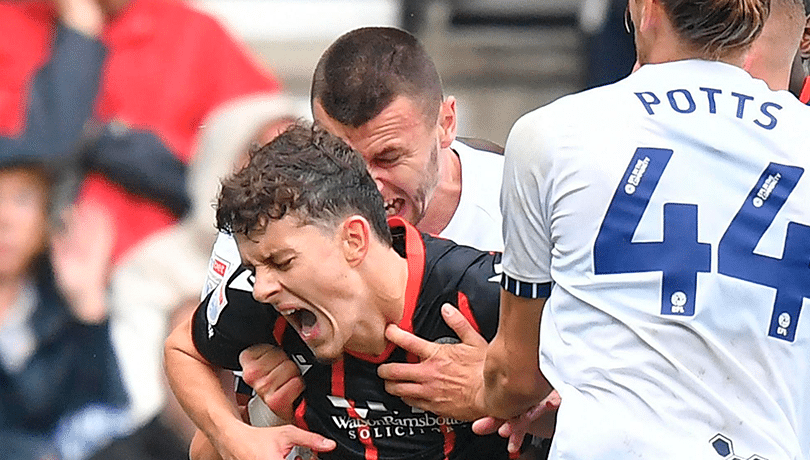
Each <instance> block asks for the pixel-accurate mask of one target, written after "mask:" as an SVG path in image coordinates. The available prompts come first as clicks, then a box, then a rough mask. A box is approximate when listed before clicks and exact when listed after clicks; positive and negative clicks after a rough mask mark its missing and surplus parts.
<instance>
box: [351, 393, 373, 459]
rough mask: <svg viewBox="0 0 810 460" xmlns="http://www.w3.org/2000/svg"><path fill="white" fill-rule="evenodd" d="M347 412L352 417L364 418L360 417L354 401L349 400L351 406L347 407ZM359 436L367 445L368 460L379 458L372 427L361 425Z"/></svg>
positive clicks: (358, 431) (358, 429)
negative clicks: (372, 435)
mask: <svg viewBox="0 0 810 460" xmlns="http://www.w3.org/2000/svg"><path fill="white" fill-rule="evenodd" d="M346 412H348V413H349V416H350V417H352V418H356V419H358V420H362V419H363V417H360V414H358V413H357V411H356V410H354V401H349V407H348V408H347V409H346ZM357 437H358V438H360V442H362V443H363V445H364V446H365V447H366V454H365V458H366V460H377V458H378V457H379V455H378V453H377V447H375V446H374V441H372V438H371V428H370V427H369V426H368V425H361V426H360V427H358V428H357Z"/></svg>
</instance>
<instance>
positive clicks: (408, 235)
mask: <svg viewBox="0 0 810 460" xmlns="http://www.w3.org/2000/svg"><path fill="white" fill-rule="evenodd" d="M388 226H389V227H392V228H393V227H404V228H405V256H406V259H407V260H408V284H407V285H406V287H405V308H404V310H403V312H402V319H401V320H400V321H399V325H398V326H399V327H400V328H401V329H402V330H403V331H407V332H413V312H414V311H415V310H416V303H417V302H418V300H419V292H420V291H421V290H422V277H423V276H424V272H425V242H424V241H422V234H421V233H419V230H417V229H416V228H415V227H414V226H413V225H411V224H409V223H408V222H407V221H405V220H404V219H402V218H401V217H390V218H388ZM394 348H396V346H395V345H394V344H393V343H389V344H388V346H387V347H385V350H384V351H383V352H382V353H381V354H380V355H379V356H372V355H367V354H364V353H355V352H352V351H348V350H347V351H346V352H347V353H349V354H350V355H352V356H355V357H357V358H360V359H362V360H363V361H368V362H370V363H374V364H380V363H382V362H383V361H385V360H386V359H388V357H389V356H391V352H393V351H394Z"/></svg>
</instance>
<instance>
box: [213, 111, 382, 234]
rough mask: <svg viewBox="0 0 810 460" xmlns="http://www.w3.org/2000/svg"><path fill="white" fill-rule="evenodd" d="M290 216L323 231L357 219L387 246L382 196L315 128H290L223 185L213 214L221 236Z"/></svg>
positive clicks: (350, 157) (355, 161)
mask: <svg viewBox="0 0 810 460" xmlns="http://www.w3.org/2000/svg"><path fill="white" fill-rule="evenodd" d="M290 214H291V215H295V217H297V218H298V219H300V221H301V223H302V224H304V225H307V224H313V225H319V226H322V227H324V228H334V226H335V225H337V224H338V223H339V222H341V221H342V219H344V218H345V217H347V216H349V215H352V214H358V215H360V216H363V217H365V218H366V219H367V220H368V221H369V223H370V225H371V228H372V231H373V232H374V233H375V234H376V235H377V237H378V238H379V240H380V241H382V242H384V243H387V244H388V245H389V246H390V245H391V231H390V229H389V228H388V223H387V219H386V215H385V206H384V202H383V199H382V195H380V192H379V190H377V184H376V183H375V182H374V179H372V178H371V176H370V175H369V173H368V171H367V170H366V164H365V162H364V161H363V158H362V157H361V156H360V154H358V153H357V152H356V151H354V150H353V149H352V148H351V147H349V146H348V145H347V144H346V143H345V142H343V140H342V139H340V138H339V137H337V136H334V135H332V134H330V133H328V132H327V131H325V130H323V129H321V128H319V127H317V126H312V125H308V124H302V123H297V124H294V125H292V126H291V127H289V128H288V129H287V130H286V131H284V132H283V133H281V134H280V135H279V136H278V137H276V138H275V139H273V140H272V141H270V142H269V143H267V144H266V145H264V146H262V147H258V148H254V149H253V150H252V151H251V152H250V160H249V161H248V164H247V165H246V166H245V167H244V168H242V170H240V171H238V172H237V173H235V174H233V175H231V176H230V177H228V178H226V179H225V180H223V181H222V189H221V191H220V193H219V198H218V202H217V213H216V215H217V228H218V229H219V230H220V231H222V232H226V233H232V234H243V235H249V234H251V233H253V232H256V231H263V230H264V228H265V226H266V225H267V224H268V223H269V222H270V221H271V220H279V219H281V218H283V217H284V216H286V215H290Z"/></svg>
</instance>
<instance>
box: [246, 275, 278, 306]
mask: <svg viewBox="0 0 810 460" xmlns="http://www.w3.org/2000/svg"><path fill="white" fill-rule="evenodd" d="M281 289H282V288H281V282H280V281H279V277H278V273H276V272H275V271H274V270H271V269H269V268H265V267H261V268H257V269H256V274H255V281H254V282H253V298H254V299H256V300H257V301H259V302H262V303H272V302H273V298H274V297H275V296H276V295H278V294H279V293H280V292H281Z"/></svg>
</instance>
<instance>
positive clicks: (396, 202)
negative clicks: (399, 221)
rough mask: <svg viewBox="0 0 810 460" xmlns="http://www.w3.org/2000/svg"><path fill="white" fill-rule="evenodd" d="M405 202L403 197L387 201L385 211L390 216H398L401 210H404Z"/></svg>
mask: <svg viewBox="0 0 810 460" xmlns="http://www.w3.org/2000/svg"><path fill="white" fill-rule="evenodd" d="M404 204H405V200H404V199H402V198H393V199H391V200H388V201H386V202H385V213H386V214H387V215H388V217H391V216H397V215H399V213H400V211H402V206H403V205H404Z"/></svg>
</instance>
